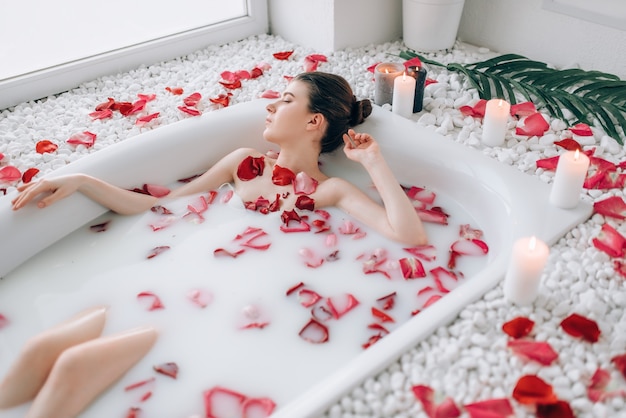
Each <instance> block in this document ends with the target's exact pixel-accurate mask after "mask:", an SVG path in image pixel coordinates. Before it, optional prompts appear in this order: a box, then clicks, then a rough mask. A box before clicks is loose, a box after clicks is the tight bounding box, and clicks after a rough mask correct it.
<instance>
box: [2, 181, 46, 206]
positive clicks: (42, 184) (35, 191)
mask: <svg viewBox="0 0 626 418" xmlns="http://www.w3.org/2000/svg"><path fill="white" fill-rule="evenodd" d="M55 187H56V186H54V185H52V184H50V183H49V182H47V181H44V180H40V181H38V182H35V183H28V184H24V185H22V186H20V187H18V191H19V192H20V194H19V195H18V196H17V197H16V198H15V199H13V201H12V202H11V203H12V204H13V209H14V210H17V209H21V208H23V207H24V206H26V205H27V204H28V202H30V201H31V200H33V199H34V198H35V197H37V196H38V195H39V194H41V193H44V192H48V191H49V192H53V195H51V196H49V197H48V198H46V199H48V200H50V199H49V198H51V197H53V196H54V192H55V191H56V188H55ZM46 199H42V200H41V201H40V202H39V204H38V206H39V207H44V206H47V205H48V204H49V203H52V202H49V203H48V202H44V200H46ZM54 200H57V199H52V201H54Z"/></svg>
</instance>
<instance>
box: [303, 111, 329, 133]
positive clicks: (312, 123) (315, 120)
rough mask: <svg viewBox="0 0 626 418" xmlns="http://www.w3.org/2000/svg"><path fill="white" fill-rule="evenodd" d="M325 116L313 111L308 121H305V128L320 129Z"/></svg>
mask: <svg viewBox="0 0 626 418" xmlns="http://www.w3.org/2000/svg"><path fill="white" fill-rule="evenodd" d="M325 120H326V118H325V117H324V115H322V114H321V113H313V114H312V115H311V118H310V119H309V122H308V123H307V129H310V130H315V129H321V128H323V126H324V121H325Z"/></svg>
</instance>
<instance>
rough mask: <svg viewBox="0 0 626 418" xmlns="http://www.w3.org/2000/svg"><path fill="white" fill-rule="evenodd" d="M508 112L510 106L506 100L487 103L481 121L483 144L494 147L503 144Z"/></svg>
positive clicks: (494, 100)
mask: <svg viewBox="0 0 626 418" xmlns="http://www.w3.org/2000/svg"><path fill="white" fill-rule="evenodd" d="M510 111H511V105H510V104H509V102H507V101H506V100H502V99H491V100H489V101H488V102H487V106H486V108H485V117H484V119H483V144H485V145H488V146H490V147H496V146H500V145H502V144H503V143H504V136H505V135H506V125H507V123H508V121H509V112H510Z"/></svg>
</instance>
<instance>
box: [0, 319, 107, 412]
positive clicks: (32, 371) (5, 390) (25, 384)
mask: <svg viewBox="0 0 626 418" xmlns="http://www.w3.org/2000/svg"><path fill="white" fill-rule="evenodd" d="M106 310H107V309H106V308H105V307H95V308H89V309H86V310H84V311H82V312H80V313H78V314H77V315H75V316H74V317H72V318H70V319H69V320H67V321H64V322H62V323H60V324H58V325H56V326H55V327H53V328H51V329H49V330H46V331H44V332H42V333H40V334H38V335H36V336H35V337H33V338H31V339H30V340H28V341H27V342H26V344H25V346H24V347H23V349H22V352H21V354H20V356H19V357H18V359H17V361H16V362H15V363H14V364H13V366H12V367H11V368H10V369H9V372H8V373H7V375H6V376H5V377H4V379H3V380H2V381H0V410H2V409H8V408H12V407H14V406H17V405H21V404H23V403H25V402H28V401H30V400H32V399H34V398H35V396H36V395H37V393H38V392H39V389H41V387H42V386H43V384H44V382H45V381H46V378H47V377H48V374H49V373H50V370H51V369H52V366H53V365H54V363H55V361H56V360H57V358H58V357H59V356H60V355H61V353H62V352H63V351H65V350H66V349H68V348H69V347H72V346H75V345H77V344H81V343H84V342H85V341H89V340H92V339H94V338H97V337H99V336H100V334H102V329H103V328H104V323H105V319H106Z"/></svg>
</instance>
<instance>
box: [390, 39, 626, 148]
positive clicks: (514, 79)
mask: <svg viewBox="0 0 626 418" xmlns="http://www.w3.org/2000/svg"><path fill="white" fill-rule="evenodd" d="M400 57H401V58H404V59H411V58H415V57H418V58H419V59H420V60H421V61H422V62H423V63H425V64H427V65H434V66H438V67H442V68H446V69H447V70H448V71H455V72H458V73H461V74H463V75H464V76H465V77H466V79H467V80H468V82H469V83H470V85H471V86H472V87H473V88H475V89H476V90H477V92H478V95H479V97H480V98H481V99H486V100H489V99H492V98H501V99H505V100H507V101H509V102H510V103H511V104H515V103H517V102H518V101H519V100H522V99H524V100H527V101H531V102H533V103H535V105H536V106H537V108H538V109H542V108H543V109H545V110H546V111H547V112H548V113H549V114H550V115H551V116H553V117H556V118H559V119H564V115H565V113H564V110H567V111H569V112H570V113H571V115H573V117H574V118H575V120H571V121H568V122H571V123H578V122H583V123H586V124H588V125H598V126H600V127H601V128H602V129H603V130H604V132H606V134H607V135H609V136H611V137H612V138H614V139H615V140H617V141H618V142H619V143H620V144H622V145H623V144H624V140H625V139H626V81H624V80H621V79H620V78H619V77H617V76H616V75H613V74H608V73H605V72H602V71H595V70H593V71H586V70H582V69H579V68H570V69H564V70H559V69H556V68H551V67H550V66H548V64H546V63H543V62H539V61H533V60H530V59H528V58H526V57H524V56H522V55H517V54H504V55H500V56H496V57H493V58H490V59H487V60H485V61H481V62H476V63H472V64H458V63H450V64H447V65H446V64H441V63H439V62H436V61H434V60H432V59H429V58H427V57H424V56H422V55H420V54H418V53H416V52H415V51H412V50H406V51H402V52H401V53H400Z"/></svg>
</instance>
